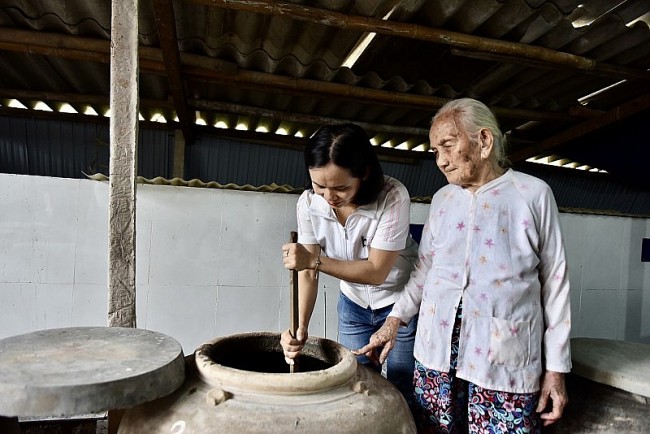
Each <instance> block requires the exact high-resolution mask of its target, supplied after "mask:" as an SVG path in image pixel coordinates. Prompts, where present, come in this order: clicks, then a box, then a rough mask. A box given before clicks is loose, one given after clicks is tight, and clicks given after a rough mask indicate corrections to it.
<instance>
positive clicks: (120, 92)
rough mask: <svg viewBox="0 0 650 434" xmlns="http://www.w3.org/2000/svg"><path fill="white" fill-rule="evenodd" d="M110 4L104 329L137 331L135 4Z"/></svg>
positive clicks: (126, 1) (126, 0)
mask: <svg viewBox="0 0 650 434" xmlns="http://www.w3.org/2000/svg"><path fill="white" fill-rule="evenodd" d="M112 5H113V6H112V27H111V92H110V94H111V95H110V106H111V118H110V151H111V158H110V169H109V170H110V181H109V198H108V201H109V209H108V213H109V218H108V242H109V252H108V262H109V269H108V325H109V326H112V327H135V326H136V310H135V193H136V167H137V158H136V157H137V152H136V151H137V140H138V0H122V1H114V2H112Z"/></svg>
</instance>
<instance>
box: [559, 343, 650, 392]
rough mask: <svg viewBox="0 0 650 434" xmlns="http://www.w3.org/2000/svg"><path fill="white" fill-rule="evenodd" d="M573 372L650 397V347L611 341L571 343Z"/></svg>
mask: <svg viewBox="0 0 650 434" xmlns="http://www.w3.org/2000/svg"><path fill="white" fill-rule="evenodd" d="M571 359H572V361H573V368H572V370H571V372H573V373H574V374H576V375H580V376H581V377H584V378H587V379H589V380H592V381H595V382H597V383H601V384H606V385H608V386H612V387H616V388H618V389H622V390H625V391H627V392H631V393H635V394H637V395H641V396H645V397H650V345H647V344H641V343H637V342H626V341H618V340H611V339H596V338H573V339H571Z"/></svg>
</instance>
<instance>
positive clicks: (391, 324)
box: [352, 316, 401, 365]
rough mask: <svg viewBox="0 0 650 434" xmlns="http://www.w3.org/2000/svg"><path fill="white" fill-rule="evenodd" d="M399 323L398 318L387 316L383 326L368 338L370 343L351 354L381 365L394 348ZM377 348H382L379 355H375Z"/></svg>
mask: <svg viewBox="0 0 650 434" xmlns="http://www.w3.org/2000/svg"><path fill="white" fill-rule="evenodd" d="M400 322H401V321H400V319H399V318H397V317H394V316H389V317H388V318H386V321H385V322H384V325H382V326H381V328H380V329H379V330H377V331H376V332H375V333H373V335H372V336H370V342H369V343H368V344H367V345H366V346H364V347H363V348H359V349H358V350H354V351H352V353H353V354H356V355H357V356H361V355H365V356H366V357H368V358H369V359H370V360H371V361H372V362H373V363H375V364H379V365H381V364H383V363H384V362H385V361H386V359H387V358H388V353H390V351H391V350H392V349H393V347H394V346H395V341H396V340H397V331H398V329H399V326H400ZM378 348H382V350H381V353H380V354H379V355H377V351H376V350H377V349H378Z"/></svg>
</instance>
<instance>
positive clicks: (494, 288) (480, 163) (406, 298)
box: [355, 99, 571, 433]
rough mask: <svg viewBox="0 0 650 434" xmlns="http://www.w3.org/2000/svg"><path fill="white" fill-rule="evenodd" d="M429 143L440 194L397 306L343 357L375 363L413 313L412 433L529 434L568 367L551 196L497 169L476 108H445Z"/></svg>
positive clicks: (552, 404) (484, 119)
mask: <svg viewBox="0 0 650 434" xmlns="http://www.w3.org/2000/svg"><path fill="white" fill-rule="evenodd" d="M429 138H430V140H431V148H432V150H433V152H434V153H435V155H436V163H437V165H438V167H439V168H440V170H441V171H442V172H443V173H444V175H445V177H446V178H447V181H448V182H449V185H446V186H445V187H443V188H441V189H440V190H439V191H438V192H437V193H436V194H435V195H434V196H433V198H432V200H431V208H430V212H429V216H428V219H427V222H426V224H425V226H424V230H423V235H422V240H421V244H420V249H419V260H418V262H417V264H416V268H415V270H414V271H413V273H412V274H411V278H410V280H409V282H408V284H407V285H406V287H405V289H404V291H403V293H402V295H401V297H400V299H399V300H398V301H397V302H396V303H395V305H394V306H393V309H392V311H391V313H390V314H389V315H388V318H387V319H386V322H385V323H384V325H383V326H382V327H381V328H380V329H379V330H378V331H377V332H376V333H374V334H373V335H372V336H371V338H370V342H369V344H368V345H366V346H365V347H363V348H361V349H359V350H357V351H355V353H357V354H366V355H367V356H368V357H370V358H372V359H375V360H377V361H379V362H383V360H384V359H385V358H386V356H387V354H388V353H389V352H390V351H391V349H392V347H393V344H394V340H395V334H396V333H397V331H398V330H399V329H400V326H401V325H402V324H404V323H408V322H409V320H410V319H411V317H414V316H415V315H416V314H417V315H418V318H419V320H418V328H417V334H416V340H415V347H414V354H415V359H416V361H415V371H414V377H415V378H414V383H415V401H416V403H415V405H416V409H415V411H416V415H417V416H416V419H417V422H418V424H419V427H420V429H421V431H422V432H468V431H469V432H486V433H487V432H490V433H494V432H499V433H506V432H508V433H509V432H522V433H527V432H539V431H540V430H541V426H542V425H548V424H551V423H553V422H555V421H557V420H558V419H559V418H560V417H561V415H562V411H563V408H564V406H565V405H566V403H567V395H566V389H565V386H564V374H563V373H566V372H569V371H570V369H571V359H570V350H569V332H570V324H571V322H570V306H569V281H568V273H567V264H566V259H565V253H564V246H563V243H562V236H561V232H560V222H559V217H558V211H557V206H556V204H555V200H554V198H553V194H552V192H551V189H550V188H549V186H548V185H547V184H546V183H544V182H543V181H541V180H539V179H537V178H534V177H532V176H529V175H525V174H523V173H519V172H516V171H514V170H512V169H508V168H507V166H508V165H507V160H506V158H505V152H504V137H503V135H502V133H501V132H500V130H499V127H498V123H497V121H496V118H495V117H494V114H493V113H492V112H491V111H490V110H489V109H488V108H487V107H486V106H485V105H484V104H483V103H481V102H479V101H476V100H473V99H459V100H454V101H451V102H449V103H447V104H446V105H445V106H444V107H442V108H441V109H440V110H439V111H438V113H437V114H436V115H435V117H434V118H433V122H432V125H431V130H430V134H429ZM379 351H381V353H379V354H377V352H379ZM540 419H541V420H540Z"/></svg>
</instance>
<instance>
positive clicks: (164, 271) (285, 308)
mask: <svg viewBox="0 0 650 434" xmlns="http://www.w3.org/2000/svg"><path fill="white" fill-rule="evenodd" d="M297 198H298V196H297V195H289V194H274V193H252V192H237V191H229V190H216V189H198V188H187V187H174V186H155V185H138V193H137V216H136V223H137V232H136V236H137V238H136V255H137V256H136V281H137V321H138V327H140V328H147V329H151V330H156V331H159V332H162V333H166V334H169V335H170V336H173V337H174V338H176V339H177V340H179V342H181V344H182V345H183V349H184V351H185V353H186V354H189V353H191V352H192V351H194V349H196V347H197V346H198V345H200V344H201V343H202V342H205V341H206V340H208V339H211V338H213V337H215V336H221V335H226V334H231V333H240V332H246V331H280V330H283V329H285V328H287V327H288V326H289V301H288V297H289V272H288V271H287V270H285V269H284V268H283V266H282V258H281V251H280V246H281V245H282V244H283V243H285V242H287V240H288V237H289V232H290V231H291V230H295V227H296V216H295V203H296V201H297ZM107 202H108V185H107V184H106V183H102V182H95V181H90V180H73V179H61V178H47V177H35V176H21V175H6V174H0V306H1V314H0V338H1V337H6V336H11V335H14V334H18V333H24V332H29V331H33V330H38V329H41V328H55V327H66V326H90V325H106V320H107V312H106V311H107V308H106V303H107V258H108V254H107V252H108V235H107V234H108V230H107V226H108V223H107V220H108V208H107V205H108V204H107ZM428 209H429V206H428V205H427V204H413V205H412V207H411V219H412V222H413V223H423V222H424V221H425V219H426V216H427V214H428ZM561 222H562V228H563V231H564V235H565V239H566V243H567V254H568V260H569V267H570V277H571V284H572V294H571V295H572V303H573V305H572V312H573V332H572V335H573V336H590V337H607V338H617V339H627V340H632V341H642V342H649V343H650V264H648V263H641V262H640V245H641V238H643V237H644V236H645V237H650V225H649V223H648V221H647V220H643V219H630V218H620V217H603V216H587V215H584V216H583V215H577V214H562V215H561ZM319 288H320V292H319V296H318V300H317V306H316V309H315V312H314V316H313V319H312V324H311V327H310V332H311V334H312V335H318V336H326V337H328V338H330V339H336V335H337V324H336V323H337V313H336V304H337V301H338V293H339V289H338V281H337V280H336V279H334V278H331V277H329V276H327V275H325V274H323V273H321V280H320V282H319Z"/></svg>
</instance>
